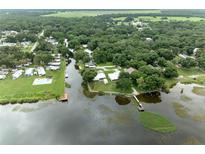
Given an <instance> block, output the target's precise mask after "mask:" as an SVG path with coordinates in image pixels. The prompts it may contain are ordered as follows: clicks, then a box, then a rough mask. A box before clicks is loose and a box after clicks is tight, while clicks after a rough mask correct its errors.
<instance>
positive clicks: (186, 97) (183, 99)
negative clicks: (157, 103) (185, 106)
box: [180, 95, 192, 101]
mask: <svg viewBox="0 0 205 154" xmlns="http://www.w3.org/2000/svg"><path fill="white" fill-rule="evenodd" d="M180 99H181V100H182V101H191V100H192V99H191V98H190V97H188V96H186V95H181V96H180Z"/></svg>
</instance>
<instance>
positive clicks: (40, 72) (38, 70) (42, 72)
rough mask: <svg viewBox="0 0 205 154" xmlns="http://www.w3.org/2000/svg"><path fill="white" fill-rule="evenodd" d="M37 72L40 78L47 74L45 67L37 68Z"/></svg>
mask: <svg viewBox="0 0 205 154" xmlns="http://www.w3.org/2000/svg"><path fill="white" fill-rule="evenodd" d="M37 72H38V75H39V76H43V75H46V72H45V70H44V68H43V67H38V68H37Z"/></svg>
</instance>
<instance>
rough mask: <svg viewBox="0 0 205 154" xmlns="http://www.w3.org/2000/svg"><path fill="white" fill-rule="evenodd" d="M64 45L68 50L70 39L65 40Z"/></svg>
mask: <svg viewBox="0 0 205 154" xmlns="http://www.w3.org/2000/svg"><path fill="white" fill-rule="evenodd" d="M64 45H65V47H66V48H67V47H68V39H67V38H65V40H64Z"/></svg>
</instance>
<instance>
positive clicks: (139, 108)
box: [137, 103, 144, 112]
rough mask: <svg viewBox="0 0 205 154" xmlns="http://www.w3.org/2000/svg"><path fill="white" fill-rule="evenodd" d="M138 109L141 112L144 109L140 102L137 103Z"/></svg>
mask: <svg viewBox="0 0 205 154" xmlns="http://www.w3.org/2000/svg"><path fill="white" fill-rule="evenodd" d="M137 108H138V110H139V111H140V112H143V111H144V107H143V106H142V104H140V103H139V105H138V107H137Z"/></svg>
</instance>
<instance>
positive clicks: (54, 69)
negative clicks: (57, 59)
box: [49, 66, 60, 71]
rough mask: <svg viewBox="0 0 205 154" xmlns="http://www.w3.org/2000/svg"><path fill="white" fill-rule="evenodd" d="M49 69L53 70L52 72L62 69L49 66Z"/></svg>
mask: <svg viewBox="0 0 205 154" xmlns="http://www.w3.org/2000/svg"><path fill="white" fill-rule="evenodd" d="M49 69H51V70H52V71H56V70H59V69H60V66H49Z"/></svg>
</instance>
